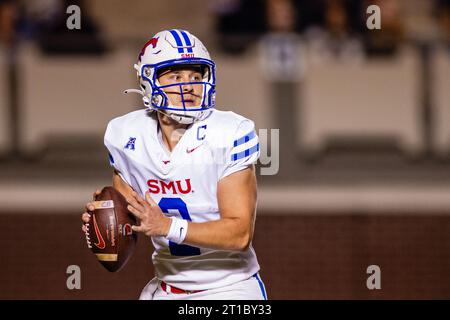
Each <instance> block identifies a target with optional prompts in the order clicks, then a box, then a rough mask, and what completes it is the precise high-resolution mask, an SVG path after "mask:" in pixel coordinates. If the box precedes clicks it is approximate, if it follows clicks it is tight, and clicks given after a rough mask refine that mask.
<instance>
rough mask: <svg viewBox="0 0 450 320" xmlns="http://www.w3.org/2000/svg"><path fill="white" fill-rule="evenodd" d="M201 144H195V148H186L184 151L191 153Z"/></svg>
mask: <svg viewBox="0 0 450 320" xmlns="http://www.w3.org/2000/svg"><path fill="white" fill-rule="evenodd" d="M202 145H203V144H201V145H198V146H196V147H195V148H193V149H189V148H186V152H187V153H191V152H194V151H195V150H196V149H197V148H200V147H201V146H202Z"/></svg>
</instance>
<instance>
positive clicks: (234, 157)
mask: <svg viewBox="0 0 450 320" xmlns="http://www.w3.org/2000/svg"><path fill="white" fill-rule="evenodd" d="M257 151H259V143H257V144H256V145H254V146H253V147H251V148H250V149H247V150H245V151H242V152H238V153H233V154H232V155H231V161H236V160H239V159H241V158H245V157H248V156H249V155H251V154H254V153H255V152H257Z"/></svg>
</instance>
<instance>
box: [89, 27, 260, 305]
mask: <svg viewBox="0 0 450 320" xmlns="http://www.w3.org/2000/svg"><path fill="white" fill-rule="evenodd" d="M134 67H135V69H136V71H137V76H138V79H139V86H140V87H139V90H137V89H131V90H128V91H127V92H137V93H139V94H141V95H142V99H143V103H144V105H145V107H146V108H145V109H141V110H137V111H133V112H130V113H128V114H126V115H124V116H121V117H118V118H115V119H113V120H111V121H110V122H109V124H108V126H107V129H106V133H105V138H104V141H105V146H106V148H107V149H108V151H109V159H110V163H111V165H112V167H113V186H114V187H115V188H116V189H118V190H119V191H120V192H121V193H122V194H123V195H124V196H125V197H126V199H127V202H128V203H129V206H128V209H129V210H130V211H131V212H132V213H133V214H134V215H135V216H136V217H137V218H138V221H139V225H136V226H133V227H132V228H133V230H134V232H141V233H143V234H145V235H147V236H149V237H151V239H152V242H153V245H154V248H155V251H154V253H153V255H152V261H153V264H154V268H155V278H153V279H152V280H151V281H150V282H149V283H148V284H147V285H146V286H145V288H144V289H143V290H142V292H141V295H140V299H153V300H163V299H166V300H168V299H221V300H230V299H246V300H260V299H267V296H266V292H265V288H264V284H263V282H262V280H261V279H260V276H259V273H258V272H259V269H260V267H259V264H258V261H257V258H256V254H255V251H254V250H253V248H252V237H253V230H254V223H255V212H256V198H257V197H256V194H257V188H256V176H255V168H254V164H255V162H256V161H257V160H258V157H259V141H258V136H257V135H256V133H255V126H254V123H253V122H252V121H251V120H249V119H246V118H244V117H242V116H240V115H238V114H236V113H233V112H225V111H219V110H217V109H215V108H214V107H215V84H216V72H215V70H216V67H215V63H214V61H213V60H212V59H211V57H210V55H209V53H208V51H207V49H206V48H205V46H204V45H203V44H202V42H201V41H200V40H199V39H198V38H197V37H195V36H194V35H192V34H191V33H189V32H188V31H185V30H179V29H173V30H165V31H161V32H159V33H157V34H156V35H155V36H154V37H153V38H151V39H150V40H149V41H147V43H145V45H144V47H143V48H142V50H141V52H140V54H139V58H138V61H137V63H136V64H135V65H134ZM86 209H87V210H86V211H87V212H89V211H92V210H93V209H94V208H93V206H92V203H88V204H87V205H86ZM87 212H85V213H84V214H83V215H82V220H83V221H84V222H88V221H89V214H88V213H87Z"/></svg>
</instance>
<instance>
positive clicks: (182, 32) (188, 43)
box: [180, 30, 192, 52]
mask: <svg viewBox="0 0 450 320" xmlns="http://www.w3.org/2000/svg"><path fill="white" fill-rule="evenodd" d="M180 32H181V35H182V36H183V38H184V41H185V42H186V46H187V47H188V48H187V51H188V52H192V43H191V40H190V39H189V36H188V35H187V33H186V31H184V30H180Z"/></svg>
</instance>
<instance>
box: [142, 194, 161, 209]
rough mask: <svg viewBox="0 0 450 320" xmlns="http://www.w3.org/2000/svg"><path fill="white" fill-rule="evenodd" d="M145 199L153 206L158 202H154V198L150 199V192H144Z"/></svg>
mask: <svg viewBox="0 0 450 320" xmlns="http://www.w3.org/2000/svg"><path fill="white" fill-rule="evenodd" d="M145 199H146V200H147V202H148V203H149V204H150V205H151V206H152V207H153V206H157V205H158V204H157V203H156V202H155V200H153V199H152V197H151V196H150V192H148V191H147V192H146V193H145Z"/></svg>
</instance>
